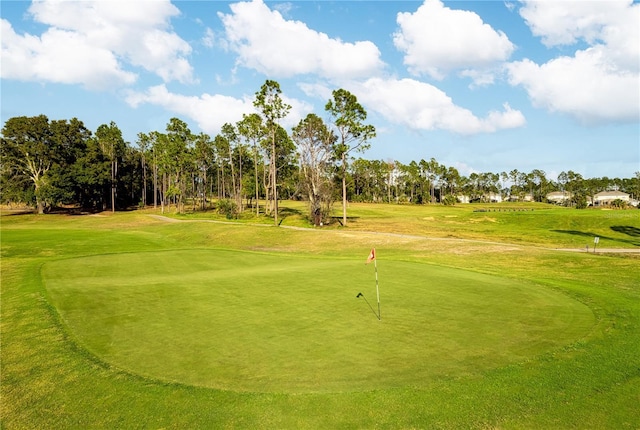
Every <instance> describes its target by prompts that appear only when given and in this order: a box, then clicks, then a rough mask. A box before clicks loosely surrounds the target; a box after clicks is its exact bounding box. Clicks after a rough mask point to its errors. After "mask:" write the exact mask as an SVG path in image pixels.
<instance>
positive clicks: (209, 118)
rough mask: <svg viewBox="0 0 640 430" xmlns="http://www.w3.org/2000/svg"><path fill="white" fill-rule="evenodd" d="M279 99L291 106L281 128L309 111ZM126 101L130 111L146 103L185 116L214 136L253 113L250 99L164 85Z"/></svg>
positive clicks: (134, 94) (133, 94)
mask: <svg viewBox="0 0 640 430" xmlns="http://www.w3.org/2000/svg"><path fill="white" fill-rule="evenodd" d="M282 99H283V101H284V102H285V103H288V104H289V105H291V107H292V108H291V111H290V112H289V115H288V116H287V117H286V118H284V119H283V120H282V122H281V125H282V126H283V127H291V126H293V125H295V124H297V123H298V122H299V121H300V119H302V118H303V117H304V116H306V114H307V113H308V112H311V110H312V107H311V106H310V105H309V104H307V103H305V102H302V101H300V100H297V99H291V98H287V97H285V96H283V97H282ZM126 101H127V103H128V104H129V105H130V106H132V107H134V108H135V107H138V106H139V105H141V104H143V103H149V104H152V105H157V106H161V107H163V108H164V109H166V110H167V111H169V112H173V113H175V114H177V115H183V116H185V117H188V118H190V119H192V120H193V121H195V122H196V123H197V124H198V127H199V128H200V129H201V130H202V131H204V132H205V133H207V134H209V135H211V136H214V135H216V134H218V133H219V132H220V128H221V127H222V125H223V124H225V123H231V124H234V123H235V122H237V121H239V120H241V119H242V115H243V114H249V113H252V112H255V111H256V110H255V108H254V106H253V97H249V96H247V97H244V98H235V97H230V96H225V95H220V94H213V95H212V94H206V93H205V94H202V95H200V96H185V95H181V94H175V93H171V92H169V90H167V87H166V86H165V85H157V86H154V87H151V88H149V89H148V90H147V91H146V92H144V93H140V92H133V91H132V92H130V93H129V95H128V96H127V98H126Z"/></svg>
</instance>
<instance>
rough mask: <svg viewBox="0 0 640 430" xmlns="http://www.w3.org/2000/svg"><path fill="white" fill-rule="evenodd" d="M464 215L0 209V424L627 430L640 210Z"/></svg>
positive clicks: (431, 209) (632, 422)
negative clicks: (327, 217) (312, 219)
mask: <svg viewBox="0 0 640 430" xmlns="http://www.w3.org/2000/svg"><path fill="white" fill-rule="evenodd" d="M477 208H478V206H474V205H456V206H454V207H446V206H441V205H387V204H358V203H353V204H351V205H350V207H349V213H350V215H351V216H353V218H352V220H350V224H349V225H348V226H347V227H342V226H340V225H339V224H337V223H336V224H335V225H330V226H324V227H323V228H310V227H311V226H309V224H308V222H307V221H305V219H304V217H303V215H301V214H303V213H304V209H305V202H291V201H283V202H282V206H281V209H282V210H283V214H286V217H285V216H283V222H282V224H281V226H280V227H274V226H273V223H272V222H269V221H271V220H270V219H268V218H266V217H263V216H261V217H255V216H254V217H246V218H242V219H239V220H233V221H231V222H230V221H229V220H227V219H226V218H225V217H224V215H219V214H216V213H214V212H211V211H209V212H195V213H189V214H184V215H178V214H174V213H165V214H162V213H161V211H160V209H158V210H154V209H152V208H147V209H144V210H135V211H129V212H115V213H108V212H103V213H99V214H82V215H72V214H65V213H61V214H49V215H35V214H27V213H21V212H11V211H5V212H2V211H0V222H1V235H0V241H1V247H0V255H1V257H2V259H1V272H0V275H1V283H0V288H1V300H0V306H1V309H0V310H1V314H0V315H1V318H0V339H1V342H2V344H1V348H0V367H1V368H0V376H1V379H0V394H1V403H0V427H1V428H2V429H9V430H13V429H109V430H112V429H134V428H148V429H210V428H215V429H265V430H267V429H269V430H270V429H296V430H298V429H309V430H316V429H394V430H395V429H452V430H457V429H477V430H487V429H513V430H522V429H536V430H537V429H554V430H555V429H575V428H579V429H593V430H602V429H607V430H608V429H611V430H620V429H623V430H624V429H628V430H637V429H638V423H640V410H639V409H638V404H640V394H639V393H640V270H638V268H639V267H640V265H639V262H640V253H638V252H637V251H638V249H640V241H639V238H640V236H638V231H640V211H637V210H620V211H604V210H584V211H578V210H575V209H568V208H556V207H552V206H550V205H544V204H530V205H522V206H519V205H516V204H513V205H511V204H500V205H498V204H496V205H495V206H494V207H485V206H482V207H481V208H482V209H486V210H485V211H484V212H478V211H476V209H477ZM284 209H286V211H285V210H284ZM489 209H490V210H491V212H490V213H489V212H488V210H489ZM497 209H500V210H497ZM524 209H527V210H524ZM594 236H597V237H599V238H600V243H599V244H598V250H597V252H594V251H595V250H594V249H593V247H591V249H590V250H589V252H586V249H585V248H586V246H585V245H587V244H592V243H593V237H594ZM374 247H375V249H376V260H375V263H374V262H372V263H370V264H365V261H366V259H367V256H368V255H369V252H370V250H371V248H374ZM611 250H615V251H619V252H610V251H611ZM623 251H624V252H623ZM376 269H377V275H378V286H379V291H380V319H378V315H377V314H378V303H377V294H376ZM360 293H362V296H360V297H358V295H359V294H360Z"/></svg>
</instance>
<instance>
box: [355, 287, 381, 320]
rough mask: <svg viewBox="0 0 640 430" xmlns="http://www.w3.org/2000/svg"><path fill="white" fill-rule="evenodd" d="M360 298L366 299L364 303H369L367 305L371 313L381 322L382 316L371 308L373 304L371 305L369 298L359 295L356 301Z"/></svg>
mask: <svg viewBox="0 0 640 430" xmlns="http://www.w3.org/2000/svg"><path fill="white" fill-rule="evenodd" d="M360 297H362V298H363V299H364V301H365V302H366V303H367V305H369V309H371V312H373V314H374V315H375V316H376V318H378V320H380V316H379V315H378V314H377V313H376V311H375V310H374V309H373V306H371V303H369V300H367V298H366V297H365V296H364V294H362V293H358V295H357V296H356V299H358V298H360Z"/></svg>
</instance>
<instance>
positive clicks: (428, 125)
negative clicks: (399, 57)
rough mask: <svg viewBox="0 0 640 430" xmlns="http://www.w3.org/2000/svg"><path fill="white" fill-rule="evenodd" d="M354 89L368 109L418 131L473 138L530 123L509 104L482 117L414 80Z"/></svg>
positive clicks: (380, 81)
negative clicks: (456, 134) (448, 133)
mask: <svg viewBox="0 0 640 430" xmlns="http://www.w3.org/2000/svg"><path fill="white" fill-rule="evenodd" d="M352 87H353V88H355V90H354V93H357V94H358V99H359V100H360V101H361V103H362V104H363V105H366V107H367V108H369V109H371V110H373V111H376V112H378V113H379V114H381V115H382V116H384V117H385V118H387V119H388V120H389V121H391V122H394V123H396V124H403V125H406V126H408V127H410V128H412V129H416V130H446V131H451V132H454V133H458V134H462V135H471V134H478V133H492V132H496V131H498V130H502V129H510V128H517V127H522V126H523V125H524V124H525V123H526V121H525V118H524V115H522V113H521V112H520V111H518V110H514V109H512V108H511V107H510V106H509V105H508V104H506V103H505V104H504V106H503V110H502V111H492V112H489V113H488V114H487V116H486V117H485V118H478V117H476V116H475V115H474V114H473V113H472V112H471V111H470V110H468V109H465V108H462V107H460V106H457V105H455V104H454V102H453V101H452V100H451V98H450V97H449V96H447V95H446V94H445V93H444V92H443V91H441V90H439V89H438V88H436V87H434V86H433V85H430V84H427V83H424V82H419V81H416V80H414V79H400V80H398V79H381V78H371V79H369V80H367V81H366V82H364V83H362V84H352Z"/></svg>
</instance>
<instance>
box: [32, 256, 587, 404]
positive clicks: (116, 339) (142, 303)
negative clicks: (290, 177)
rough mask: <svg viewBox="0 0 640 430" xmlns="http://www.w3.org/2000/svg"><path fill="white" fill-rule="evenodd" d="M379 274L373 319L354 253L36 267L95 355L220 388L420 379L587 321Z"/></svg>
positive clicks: (388, 264)
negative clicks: (379, 300)
mask: <svg viewBox="0 0 640 430" xmlns="http://www.w3.org/2000/svg"><path fill="white" fill-rule="evenodd" d="M379 272H380V273H381V274H382V275H381V276H380V282H381V284H382V286H383V287H382V297H383V303H384V304H383V309H384V318H383V320H382V321H381V322H378V321H377V320H376V319H375V318H372V314H371V313H370V312H369V311H370V309H368V307H367V306H365V304H364V303H363V301H362V300H356V297H355V296H356V294H357V293H358V292H364V293H365V296H368V297H369V300H370V301H371V302H372V303H374V305H375V290H374V288H373V287H374V284H373V271H372V267H371V266H365V265H364V264H363V262H362V261H361V260H345V259H340V260H335V259H333V260H331V259H326V258H321V259H318V258H301V257H292V256H285V255H279V254H266V253H247V252H232V251H207V250H191V251H185V250H183V251H173V252H158V253H137V254H135V253H134V254H131V253H127V254H122V255H118V254H110V255H101V256H92V257H85V258H78V259H67V260H60V261H56V262H51V263H48V264H47V265H46V266H45V268H44V270H43V273H44V278H45V281H46V285H47V288H48V290H49V292H50V294H51V296H52V298H53V302H54V303H55V305H56V306H57V308H58V309H59V310H60V313H61V315H62V316H63V318H64V319H65V321H66V322H67V323H68V324H69V326H70V328H71V329H72V330H73V331H74V332H75V333H76V335H77V336H78V338H79V339H80V340H81V341H82V343H84V344H85V345H87V347H88V348H89V349H90V350H91V351H93V352H94V353H95V354H97V355H98V356H100V357H101V358H103V359H104V360H106V361H108V362H111V363H114V364H115V365H117V366H119V367H122V368H125V369H127V370H130V371H132V372H134V373H140V374H142V375H147V376H151V377H154V378H158V379H161V380H169V381H177V382H181V383H186V384H193V385H198V386H209V387H214V388H220V389H225V390H240V391H260V392H269V391H275V392H309V391H314V392H315V391H351V390H368V389H381V388H390V387H402V386H405V385H411V386H420V385H423V384H424V383H426V382H429V381H431V380H432V379H433V378H438V377H443V376H456V375H462V374H470V373H474V372H478V371H481V370H482V369H485V368H490V367H494V366H498V365H503V364H507V363H511V362H514V361H519V360H524V359H528V358H530V357H531V356H535V355H537V354H541V353H543V352H545V351H547V350H549V349H552V348H557V347H559V346H562V345H565V344H567V343H571V342H573V341H575V340H576V339H579V338H580V337H582V336H584V335H585V334H586V333H588V332H589V330H590V328H591V325H592V324H593V315H592V314H591V311H590V310H589V309H588V308H587V307H586V306H584V305H582V304H581V303H579V302H577V301H573V300H571V299H569V298H568V297H566V296H564V295H562V294H559V293H557V292H553V291H550V290H548V289H546V288H542V287H540V286H536V285H534V284H530V283H526V282H525V283H523V282H521V281H518V282H515V281H513V280H508V279H505V278H500V277H496V276H490V275H485V274H480V273H475V272H468V271H461V270H459V269H451V268H443V267H438V266H432V265H424V264H416V263H406V262H399V261H390V260H389V261H384V262H380V264H379ZM112 273H117V274H118V276H113V275H112ZM184 351H190V354H184ZM354 369H357V371H354Z"/></svg>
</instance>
